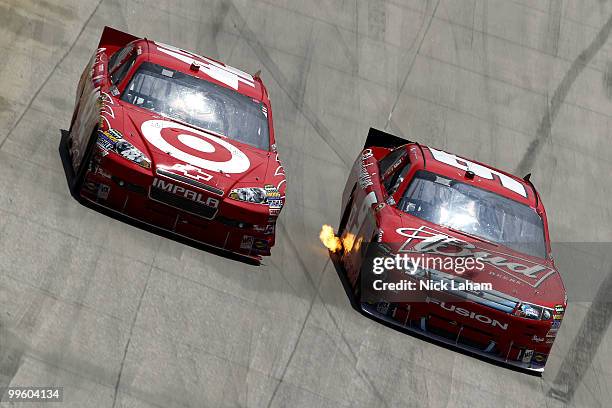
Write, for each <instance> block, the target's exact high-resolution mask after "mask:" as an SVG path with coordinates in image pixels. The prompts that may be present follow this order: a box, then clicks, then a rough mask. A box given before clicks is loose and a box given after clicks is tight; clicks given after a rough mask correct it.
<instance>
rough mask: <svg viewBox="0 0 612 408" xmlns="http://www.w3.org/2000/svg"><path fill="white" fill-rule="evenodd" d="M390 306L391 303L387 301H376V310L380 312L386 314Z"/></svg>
mask: <svg viewBox="0 0 612 408" xmlns="http://www.w3.org/2000/svg"><path fill="white" fill-rule="evenodd" d="M390 306H391V303H389V302H378V303H376V311H377V312H378V313H380V314H384V315H386V314H387V313H389V307H390Z"/></svg>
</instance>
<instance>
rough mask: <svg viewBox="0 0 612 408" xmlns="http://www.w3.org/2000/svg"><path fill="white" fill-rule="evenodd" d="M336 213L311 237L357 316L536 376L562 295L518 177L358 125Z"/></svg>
mask: <svg viewBox="0 0 612 408" xmlns="http://www.w3.org/2000/svg"><path fill="white" fill-rule="evenodd" d="M342 209H343V210H342V213H341V222H340V225H339V230H338V235H337V236H335V235H332V234H333V231H332V233H331V234H330V228H329V226H326V227H324V230H323V231H322V236H321V238H322V239H323V241H324V242H325V243H326V246H328V248H330V254H331V257H332V259H333V260H334V263H335V265H336V268H337V270H338V272H339V274H340V276H341V279H342V281H343V284H344V285H345V289H346V291H347V293H348V294H349V296H350V297H351V300H352V304H353V306H354V307H355V308H356V309H357V310H358V311H360V312H361V313H363V314H364V315H366V316H369V317H371V318H374V319H375V320H378V321H381V322H383V323H385V324H386V325H389V326H392V327H394V328H397V329H399V330H402V331H408V332H417V333H420V334H421V335H423V336H425V337H428V338H431V339H434V340H435V341H437V342H441V343H444V344H446V345H450V346H451V347H458V348H460V349H463V350H465V351H466V352H467V353H468V354H476V355H480V356H484V357H487V358H490V359H492V360H496V361H498V362H500V363H502V364H509V365H514V366H518V367H520V368H522V369H526V370H530V371H536V372H541V371H543V370H544V365H545V364H546V360H547V358H548V355H549V353H550V350H551V347H552V344H553V341H554V339H555V337H556V335H557V331H558V330H559V327H560V325H561V320H562V318H563V315H564V312H565V308H566V305H567V296H566V292H565V287H564V285H563V282H562V280H561V276H560V275H559V273H558V271H557V270H556V269H555V265H554V263H553V260H552V257H551V248H550V241H549V237H548V226H547V221H546V213H545V211H544V207H543V205H542V201H541V200H540V197H539V195H538V193H537V192H536V190H535V188H534V187H533V185H532V184H531V182H530V181H529V177H525V179H520V178H517V177H514V176H512V175H510V174H508V173H505V172H502V171H500V170H496V169H493V168H490V167H488V166H486V165H484V164H482V163H479V162H476V161H472V160H468V159H465V158H462V157H458V156H456V155H454V154H450V153H447V152H444V151H442V150H438V149H434V148H432V147H426V146H421V145H419V144H418V143H413V142H409V141H407V140H404V139H401V138H398V137H396V136H393V135H390V134H387V133H384V132H381V131H379V130H376V129H370V133H369V135H368V138H367V141H366V144H365V147H364V150H363V151H362V153H361V155H360V157H359V158H358V159H357V161H356V162H355V165H354V166H353V168H352V171H351V173H350V176H349V178H348V181H347V184H346V187H345V189H344V195H343V201H342Z"/></svg>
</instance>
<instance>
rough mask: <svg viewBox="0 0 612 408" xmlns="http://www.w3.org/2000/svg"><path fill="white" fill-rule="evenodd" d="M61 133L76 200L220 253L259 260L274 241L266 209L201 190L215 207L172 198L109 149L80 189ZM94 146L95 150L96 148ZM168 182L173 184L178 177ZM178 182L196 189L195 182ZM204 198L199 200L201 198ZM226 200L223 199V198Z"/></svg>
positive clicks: (148, 174)
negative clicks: (253, 208) (247, 207)
mask: <svg viewBox="0 0 612 408" xmlns="http://www.w3.org/2000/svg"><path fill="white" fill-rule="evenodd" d="M67 138H68V132H66V131H62V142H61V143H60V155H61V157H62V162H63V164H64V171H65V173H66V177H67V179H68V184H69V186H70V188H71V194H72V195H73V197H75V198H76V199H77V200H78V201H79V202H81V203H82V204H84V205H87V206H88V207H93V208H94V209H100V210H102V209H103V210H105V211H104V212H106V213H109V212H110V213H111V214H109V215H111V216H116V217H117V218H122V219H124V220H125V221H128V222H131V223H133V224H136V225H138V226H140V227H142V228H145V229H149V230H154V231H153V232H165V233H168V235H170V236H175V237H177V238H179V239H183V240H184V239H186V240H188V241H190V242H193V243H197V244H203V245H205V246H208V247H214V248H217V249H220V250H222V251H227V252H231V253H233V254H238V255H240V256H245V257H249V258H252V259H256V260H260V259H261V257H262V256H269V255H270V250H271V248H272V246H273V245H274V242H275V224H276V217H272V216H270V215H269V214H268V213H266V212H264V211H261V213H252V212H251V213H249V212H246V211H244V209H243V208H236V207H237V206H240V205H242V203H240V202H231V201H233V200H230V199H227V198H225V197H221V196H218V195H215V196H212V195H210V194H208V193H209V192H206V191H202V197H208V196H209V195H210V196H211V197H212V198H214V200H218V201H219V204H218V207H217V208H207V207H206V206H205V205H189V204H190V202H189V201H188V200H186V199H185V198H184V197H178V196H173V195H171V194H169V193H165V192H164V191H160V190H159V189H155V188H154V187H153V185H152V184H153V180H154V176H153V170H149V169H143V168H141V167H139V166H138V165H136V164H134V163H132V162H130V161H128V160H126V159H124V158H122V157H119V156H118V155H115V154H113V153H109V154H108V155H105V156H104V157H102V158H101V157H100V156H99V153H100V152H99V151H95V153H94V160H93V161H92V165H91V166H90V170H89V171H87V173H86V175H85V179H84V182H83V184H82V187H81V188H79V187H78V186H74V185H73V184H74V183H73V180H74V177H75V175H74V172H73V170H72V165H71V161H70V158H69V153H68V149H67V147H66V140H67ZM95 149H98V148H97V146H96V147H95ZM168 180H169V182H174V183H177V180H170V179H168ZM182 185H183V186H185V187H186V188H190V189H191V190H195V189H194V186H189V185H188V184H185V183H183V184H182ZM205 199H206V198H203V199H202V198H201V199H200V201H202V200H205ZM226 201H228V202H226Z"/></svg>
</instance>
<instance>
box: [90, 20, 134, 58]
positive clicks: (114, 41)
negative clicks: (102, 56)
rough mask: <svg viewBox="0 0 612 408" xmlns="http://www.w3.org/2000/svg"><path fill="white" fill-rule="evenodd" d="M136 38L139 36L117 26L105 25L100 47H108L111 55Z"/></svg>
mask: <svg viewBox="0 0 612 408" xmlns="http://www.w3.org/2000/svg"><path fill="white" fill-rule="evenodd" d="M134 40H139V38H138V37H136V36H133V35H132V34H128V33H124V32H123V31H119V30H117V29H115V28H112V27H108V26H105V27H104V30H103V31H102V36H101V37H100V43H99V44H98V48H106V49H107V50H108V55H110V54H112V53H114V52H115V51H117V50H118V49H119V48H122V47H123V46H125V45H126V44H128V43H130V42H132V41H134Z"/></svg>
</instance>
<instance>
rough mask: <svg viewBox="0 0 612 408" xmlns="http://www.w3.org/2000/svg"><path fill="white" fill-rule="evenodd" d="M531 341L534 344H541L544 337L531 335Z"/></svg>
mask: <svg viewBox="0 0 612 408" xmlns="http://www.w3.org/2000/svg"><path fill="white" fill-rule="evenodd" d="M531 341H533V342H535V343H542V342H543V341H544V337H538V336H537V335H535V334H534V335H533V337H532V338H531Z"/></svg>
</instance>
